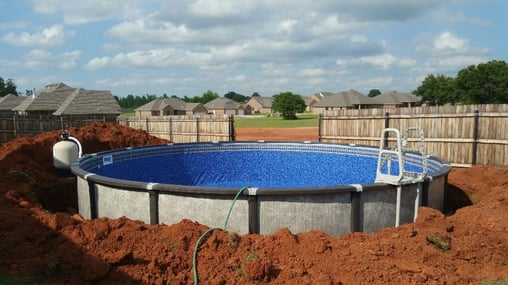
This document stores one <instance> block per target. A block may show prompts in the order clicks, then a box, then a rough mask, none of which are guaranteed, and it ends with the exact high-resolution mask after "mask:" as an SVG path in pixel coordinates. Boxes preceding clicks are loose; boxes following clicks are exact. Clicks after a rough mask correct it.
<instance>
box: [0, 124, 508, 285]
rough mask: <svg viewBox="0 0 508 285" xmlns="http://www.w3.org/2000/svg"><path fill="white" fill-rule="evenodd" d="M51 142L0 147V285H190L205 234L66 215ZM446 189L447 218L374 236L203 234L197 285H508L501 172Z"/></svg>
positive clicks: (84, 136) (99, 139) (114, 141)
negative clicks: (502, 282) (507, 283)
mask: <svg viewBox="0 0 508 285" xmlns="http://www.w3.org/2000/svg"><path fill="white" fill-rule="evenodd" d="M70 131H71V134H73V135H75V136H76V137H77V138H78V139H80V141H81V142H82V143H83V146H84V150H85V153H93V152H98V151H101V150H107V149H113V148H120V147H126V146H137V145H150V144H160V143H163V142H164V140H160V139H157V138H154V137H151V136H149V135H147V134H146V133H144V132H143V131H139V130H132V129H128V128H125V127H122V126H118V125H109V124H102V123H96V124H92V125H89V126H87V127H83V128H79V129H71V130H70ZM58 134H59V132H49V133H45V134H42V135H39V136H36V137H35V138H21V139H16V140H14V141H12V142H10V143H7V144H4V145H1V146H0V283H2V282H6V277H10V278H11V279H10V280H14V281H16V282H17V283H15V284H192V283H193V282H194V279H195V277H194V276H193V271H192V268H193V259H192V255H193V247H194V246H195V244H196V241H197V239H198V238H199V236H200V235H201V234H202V233H203V232H205V231H206V230H207V229H208V227H207V226H206V225H200V224H198V223H196V222H193V221H190V220H182V221H180V222H179V223H177V224H174V225H163V224H161V225H147V224H144V223H143V222H140V221H133V220H130V219H127V218H119V219H107V218H99V219H96V220H85V219H83V218H81V217H80V216H79V215H78V214H75V213H76V211H77V206H76V194H75V185H74V184H73V182H72V181H70V182H69V180H68V179H62V178H60V177H58V176H57V175H56V173H55V171H54V170H53V167H52V158H51V148H52V145H53V144H54V143H55V142H56V138H57V137H58ZM236 136H237V140H266V141H269V140H286V141H295V140H296V141H302V140H311V141H317V129H315V128H303V129H237V133H236ZM448 182H449V187H450V188H449V189H450V193H451V195H450V199H449V205H448V207H449V208H450V209H451V210H452V212H450V213H447V215H445V214H443V213H440V212H438V211H436V210H433V209H430V208H424V207H422V208H420V211H419V217H418V219H417V221H416V223H414V224H405V225H402V226H400V227H398V228H386V229H384V230H382V231H381V232H379V233H374V234H365V233H351V234H348V235H345V236H342V237H334V236H330V235H328V234H325V233H322V232H318V231H309V232H306V233H300V234H293V233H291V232H290V231H289V230H288V229H287V228H283V229H280V230H279V231H278V232H276V233H274V234H272V235H238V234H236V233H230V232H226V231H221V230H216V231H213V232H212V233H211V234H210V235H209V236H207V237H206V238H205V240H204V241H203V242H202V243H201V246H200V247H199V252H198V259H197V265H198V267H197V268H198V272H197V274H198V278H199V283H200V284H367V283H369V284H478V283H479V282H480V281H482V280H487V279H489V280H497V279H500V278H504V279H507V278H508V234H507V230H508V170H507V169H502V168H494V167H490V166H475V167H472V168H454V169H452V172H451V173H450V175H449V180H448ZM1 276H4V277H1ZM2 278H3V279H2ZM23 282H25V283H23Z"/></svg>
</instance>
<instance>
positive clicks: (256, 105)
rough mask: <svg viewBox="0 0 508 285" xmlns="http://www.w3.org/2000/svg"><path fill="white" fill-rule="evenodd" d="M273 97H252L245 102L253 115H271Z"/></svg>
mask: <svg viewBox="0 0 508 285" xmlns="http://www.w3.org/2000/svg"><path fill="white" fill-rule="evenodd" d="M272 102H273V97H261V96H253V97H251V98H250V100H249V101H248V102H247V105H249V106H250V107H251V108H252V111H253V112H254V113H262V114H271V113H272Z"/></svg>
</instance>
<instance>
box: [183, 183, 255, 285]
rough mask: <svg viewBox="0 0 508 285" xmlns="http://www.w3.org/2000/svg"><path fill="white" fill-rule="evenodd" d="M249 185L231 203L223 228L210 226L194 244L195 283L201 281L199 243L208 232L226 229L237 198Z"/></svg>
mask: <svg viewBox="0 0 508 285" xmlns="http://www.w3.org/2000/svg"><path fill="white" fill-rule="evenodd" d="M248 188H249V186H244V187H242V189H240V190H239V191H238V192H237V193H236V195H235V198H234V199H233V203H231V207H229V211H228V214H227V216H226V219H225V220H224V227H223V228H209V229H208V230H206V231H205V232H204V233H203V234H201V236H200V237H199V238H198V240H197V242H196V245H195V246H194V253H193V255H192V273H193V275H194V285H197V284H198V283H199V281H198V269H197V268H198V267H197V256H198V248H199V243H200V242H201V240H202V239H203V238H204V237H205V236H206V235H207V234H208V233H211V232H212V231H214V230H226V227H227V225H228V221H229V216H231V211H232V210H233V206H234V205H235V202H236V200H237V199H238V197H239V196H240V194H242V193H243V191H245V189H248Z"/></svg>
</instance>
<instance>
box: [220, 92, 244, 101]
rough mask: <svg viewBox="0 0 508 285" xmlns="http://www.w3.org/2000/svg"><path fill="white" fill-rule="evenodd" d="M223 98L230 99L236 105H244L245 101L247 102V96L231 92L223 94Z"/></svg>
mask: <svg viewBox="0 0 508 285" xmlns="http://www.w3.org/2000/svg"><path fill="white" fill-rule="evenodd" d="M224 97H225V98H228V99H231V100H233V101H235V102H237V103H245V102H246V101H247V100H249V97H248V96H244V95H242V94H238V93H236V92H233V91H229V92H228V93H226V94H224Z"/></svg>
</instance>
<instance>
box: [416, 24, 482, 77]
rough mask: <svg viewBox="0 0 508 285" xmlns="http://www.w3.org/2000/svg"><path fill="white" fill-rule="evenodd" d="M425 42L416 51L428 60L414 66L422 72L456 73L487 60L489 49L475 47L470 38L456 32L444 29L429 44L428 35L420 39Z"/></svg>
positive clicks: (417, 70)
mask: <svg viewBox="0 0 508 285" xmlns="http://www.w3.org/2000/svg"><path fill="white" fill-rule="evenodd" d="M419 40H420V41H423V44H420V45H418V46H417V48H416V51H417V53H419V54H423V55H425V56H426V57H427V58H428V60H427V61H426V62H424V63H422V64H421V65H420V66H418V67H415V68H413V71H414V72H420V73H426V74H429V73H436V72H438V73H456V72H457V71H458V70H460V69H462V68H465V67H467V66H468V65H471V64H478V63H480V62H483V61H485V60H487V58H486V54H487V53H488V52H489V49H486V48H475V47H471V46H470V45H469V39H466V38H460V37H458V36H456V35H455V34H453V33H451V32H449V31H444V32H442V33H441V34H439V35H438V36H436V37H435V38H434V39H431V40H430V42H432V45H431V46H429V45H428V44H427V42H429V37H428V35H426V36H423V37H421V38H420V39H419Z"/></svg>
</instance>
